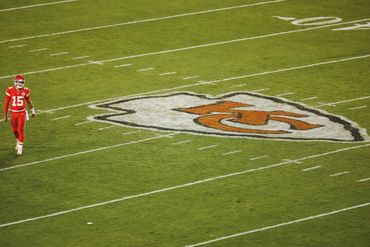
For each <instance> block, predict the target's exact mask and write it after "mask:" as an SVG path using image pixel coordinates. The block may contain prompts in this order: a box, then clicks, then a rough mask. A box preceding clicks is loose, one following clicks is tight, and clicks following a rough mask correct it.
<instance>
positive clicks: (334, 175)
mask: <svg viewBox="0 0 370 247" xmlns="http://www.w3.org/2000/svg"><path fill="white" fill-rule="evenodd" d="M347 173H349V172H348V171H344V172H338V173H334V174H331V175H329V176H330V177H337V176H341V175H344V174H347Z"/></svg>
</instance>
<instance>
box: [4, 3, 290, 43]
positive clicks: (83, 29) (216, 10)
mask: <svg viewBox="0 0 370 247" xmlns="http://www.w3.org/2000/svg"><path fill="white" fill-rule="evenodd" d="M284 1H285V0H276V1H267V2H259V3H252V4H244V5H237V6H230V7H225V8H218V9H209V10H203V11H197V12H190V13H184V14H178V15H170V16H163V17H157V18H150V19H142V20H136V21H129V22H121V23H116V24H110V25H104V26H95V27H89V28H81V29H74V30H68V31H64V32H55V33H48V34H41V35H35V36H28V37H22V38H14V39H8V40H1V41H0V44H1V43H8V42H14V41H18V40H28V39H36V38H44V37H49V36H57V35H64V34H71V33H77V32H86V31H93V30H99V29H105V28H113V27H119V26H124V25H132V24H138V23H145V22H153V21H160V20H166V19H173V18H179V17H185V16H192V15H200V14H207V13H213V12H220V11H225V10H232V9H241V8H246V7H252V6H258V5H264V4H270V3H279V2H284Z"/></svg>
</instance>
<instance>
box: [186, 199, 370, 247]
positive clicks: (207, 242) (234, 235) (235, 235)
mask: <svg viewBox="0 0 370 247" xmlns="http://www.w3.org/2000/svg"><path fill="white" fill-rule="evenodd" d="M367 206H370V202H366V203H362V204H358V205H355V206H352V207H347V208H342V209H338V210H335V211H330V212H326V213H322V214H317V215H313V216H309V217H305V218H301V219H296V220H291V221H287V222H284V223H280V224H276V225H270V226H265V227H261V228H256V229H252V230H248V231H245V232H240V233H236V234H232V235H228V236H224V237H220V238H216V239H212V240H208V241H205V242H201V243H196V244H190V245H187V246H186V247H197V246H202V245H207V244H211V243H215V242H218V241H222V240H225V239H230V238H236V237H240V236H244V235H248V234H252V233H256V232H262V231H266V230H270V229H274V228H278V227H282V226H287V225H291V224H296V223H300V222H304V221H308V220H313V219H317V218H321V217H325V216H329V215H333V214H338V213H342V212H345V211H349V210H354V209H358V208H363V207H367Z"/></svg>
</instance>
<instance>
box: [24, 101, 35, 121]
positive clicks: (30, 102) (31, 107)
mask: <svg viewBox="0 0 370 247" xmlns="http://www.w3.org/2000/svg"><path fill="white" fill-rule="evenodd" d="M26 100H27V104H28V107H29V108H30V109H31V111H32V117H35V115H36V110H35V107H33V104H32V101H31V99H30V98H29V97H28V98H26Z"/></svg>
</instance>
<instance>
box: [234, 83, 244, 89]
mask: <svg viewBox="0 0 370 247" xmlns="http://www.w3.org/2000/svg"><path fill="white" fill-rule="evenodd" d="M245 85H247V83H242V84H238V85H233V86H231V88H236V87H244V86H245Z"/></svg>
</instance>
